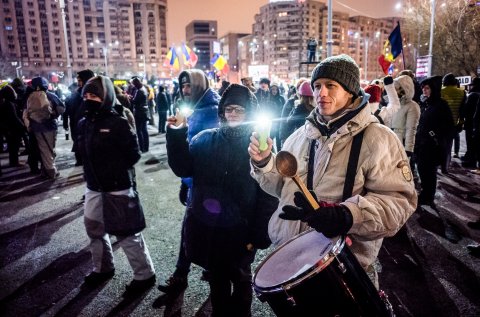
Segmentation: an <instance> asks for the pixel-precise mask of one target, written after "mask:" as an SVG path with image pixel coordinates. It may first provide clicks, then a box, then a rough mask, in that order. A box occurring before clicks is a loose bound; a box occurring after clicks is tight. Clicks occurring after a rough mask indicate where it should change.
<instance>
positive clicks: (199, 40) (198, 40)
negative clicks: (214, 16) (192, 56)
mask: <svg viewBox="0 0 480 317" xmlns="http://www.w3.org/2000/svg"><path fill="white" fill-rule="evenodd" d="M217 30H218V29H217V21H206V20H194V21H192V22H190V23H189V24H188V25H187V27H186V28H185V33H186V40H187V43H188V46H189V47H190V48H191V49H193V51H194V52H195V53H196V54H197V56H198V62H197V65H196V67H195V68H199V69H202V70H204V71H207V70H210V68H211V66H210V59H211V57H212V56H213V54H214V53H220V47H218V48H215V45H218V41H217V39H218V35H217V34H218V33H217ZM215 50H217V52H215Z"/></svg>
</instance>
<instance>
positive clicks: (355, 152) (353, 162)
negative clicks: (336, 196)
mask: <svg viewBox="0 0 480 317" xmlns="http://www.w3.org/2000/svg"><path fill="white" fill-rule="evenodd" d="M364 132H365V130H362V131H361V132H360V133H359V134H357V135H355V136H354V137H353V141H352V147H351V148H350V156H349V158H348V165H347V175H345V183H344V184H343V196H342V201H345V200H347V199H348V198H350V197H352V192H353V184H354V183H355V176H356V175H357V165H358V158H359V156H360V149H361V148H362V140H363V133H364Z"/></svg>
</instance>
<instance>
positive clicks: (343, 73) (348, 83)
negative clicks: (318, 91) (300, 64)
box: [311, 54, 360, 96]
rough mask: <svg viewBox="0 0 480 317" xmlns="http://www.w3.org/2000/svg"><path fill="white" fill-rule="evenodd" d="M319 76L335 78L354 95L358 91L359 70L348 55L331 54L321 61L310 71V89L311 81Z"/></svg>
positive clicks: (356, 94)
mask: <svg viewBox="0 0 480 317" xmlns="http://www.w3.org/2000/svg"><path fill="white" fill-rule="evenodd" d="M319 78H328V79H332V80H335V81H336V82H338V83H339V84H340V85H341V86H342V87H343V89H345V90H346V91H348V92H349V93H351V94H352V95H354V96H358V94H359V92H360V70H359V69H358V66H357V64H356V63H355V61H354V60H353V59H352V58H351V57H350V56H348V55H345V54H341V55H337V56H331V57H328V58H326V59H324V60H323V61H321V62H320V64H318V65H317V66H316V67H315V68H314V70H313V71H312V81H311V85H312V89H314V88H313V83H314V82H315V81H316V80H317V79H319Z"/></svg>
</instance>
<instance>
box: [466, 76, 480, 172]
mask: <svg viewBox="0 0 480 317" xmlns="http://www.w3.org/2000/svg"><path fill="white" fill-rule="evenodd" d="M469 91H470V92H469V94H468V99H467V102H466V105H465V111H464V118H465V138H466V140H467V153H466V154H465V156H466V159H464V162H465V163H467V164H469V165H467V166H469V167H473V168H474V169H473V170H472V172H474V173H475V174H479V175H480V78H479V77H477V78H473V80H472V83H471V85H470V90H469ZM467 132H468V134H467ZM468 153H471V154H470V155H469V156H467V154H468Z"/></svg>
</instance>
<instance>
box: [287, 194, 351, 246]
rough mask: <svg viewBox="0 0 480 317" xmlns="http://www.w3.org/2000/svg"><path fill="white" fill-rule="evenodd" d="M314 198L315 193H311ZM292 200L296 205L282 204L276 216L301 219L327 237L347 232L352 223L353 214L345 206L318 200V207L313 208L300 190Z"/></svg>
mask: <svg viewBox="0 0 480 317" xmlns="http://www.w3.org/2000/svg"><path fill="white" fill-rule="evenodd" d="M312 194H313V196H314V198H315V200H317V198H316V197H315V194H314V193H312ZM293 202H294V203H295V205H296V206H292V205H286V206H283V208H282V210H283V212H282V213H281V214H279V215H278V216H279V217H280V218H281V219H284V220H301V221H303V222H306V223H308V225H309V226H310V227H312V228H313V229H315V230H317V231H318V232H321V233H323V234H324V235H325V236H326V237H327V238H333V237H336V236H338V235H345V234H347V232H348V230H350V228H351V227H352V225H353V216H352V213H351V212H350V210H348V208H347V207H345V206H343V205H340V204H327V203H324V202H320V203H319V205H320V208H318V209H317V210H314V209H313V208H312V207H311V206H310V204H309V203H308V200H307V199H306V198H305V196H304V195H303V194H302V193H301V192H296V193H295V197H294V199H293Z"/></svg>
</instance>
